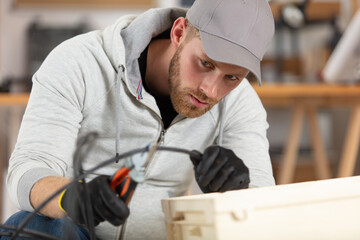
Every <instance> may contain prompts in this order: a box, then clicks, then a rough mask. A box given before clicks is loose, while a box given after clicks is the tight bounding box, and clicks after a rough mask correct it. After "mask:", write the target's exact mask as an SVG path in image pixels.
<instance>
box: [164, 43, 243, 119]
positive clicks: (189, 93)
mask: <svg viewBox="0 0 360 240" xmlns="http://www.w3.org/2000/svg"><path fill="white" fill-rule="evenodd" d="M247 74H248V70H247V69H245V68H242V67H239V66H235V65H230V64H225V63H220V62H216V61H214V60H211V59H210V58H209V57H207V55H206V54H205V51H204V49H203V46H202V42H201V40H200V39H199V38H197V37H194V38H192V39H191V40H188V41H184V42H182V43H181V44H180V45H179V46H178V48H177V49H176V52H175V54H174V56H173V58H172V60H171V62H170V66H169V86H170V98H171V101H172V104H173V106H174V108H175V110H176V111H177V112H178V113H179V114H182V115H184V116H186V117H189V118H196V117H199V116H201V115H203V114H204V113H206V112H207V111H209V110H210V109H211V108H212V107H213V106H214V105H215V104H217V103H218V102H219V101H220V100H221V99H222V98H223V97H225V96H226V95H227V94H228V93H229V92H230V91H231V90H233V89H234V88H236V87H237V86H238V85H239V84H240V82H241V81H242V79H243V78H244V77H246V75H247Z"/></svg>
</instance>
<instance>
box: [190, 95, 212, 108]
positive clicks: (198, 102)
mask: <svg viewBox="0 0 360 240" xmlns="http://www.w3.org/2000/svg"><path fill="white" fill-rule="evenodd" d="M190 100H191V102H192V104H194V105H195V106H196V107H198V108H203V107H207V106H208V105H209V104H208V103H206V102H203V101H201V100H199V99H198V98H196V97H194V96H193V95H190Z"/></svg>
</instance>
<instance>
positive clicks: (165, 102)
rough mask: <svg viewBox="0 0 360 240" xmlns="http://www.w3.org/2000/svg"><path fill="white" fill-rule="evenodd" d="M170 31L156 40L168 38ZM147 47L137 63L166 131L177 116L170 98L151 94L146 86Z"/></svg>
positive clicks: (147, 88) (147, 89) (146, 88)
mask: <svg viewBox="0 0 360 240" xmlns="http://www.w3.org/2000/svg"><path fill="white" fill-rule="evenodd" d="M169 36H170V31H165V32H164V33H162V34H160V35H159V36H157V37H156V39H159V38H169ZM148 48H149V46H148V47H146V48H145V50H144V51H143V52H142V53H141V55H140V57H139V59H138V61H139V67H140V74H141V79H142V84H143V86H144V88H145V90H146V91H147V92H149V93H150V94H151V95H152V96H153V97H154V98H155V101H156V104H157V105H158V107H159V109H160V113H161V118H162V120H163V124H164V128H165V129H167V128H168V127H169V126H170V124H171V122H172V120H174V118H175V117H176V115H178V113H177V112H176V111H175V109H174V107H173V105H172V103H171V99H170V96H157V95H155V94H154V93H153V92H151V91H150V89H149V87H148V86H147V84H146V81H145V73H146V59H147V53H148Z"/></svg>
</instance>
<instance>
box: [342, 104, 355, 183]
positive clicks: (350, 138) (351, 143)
mask: <svg viewBox="0 0 360 240" xmlns="http://www.w3.org/2000/svg"><path fill="white" fill-rule="evenodd" d="M359 144H360V105H359V104H358V105H357V106H354V107H353V109H352V113H351V116H350V121H349V125H348V130H347V134H346V139H345V143H344V147H343V152H342V156H341V160H340V167H339V177H347V176H352V175H353V174H354V170H355V163H356V156H357V154H358V151H359Z"/></svg>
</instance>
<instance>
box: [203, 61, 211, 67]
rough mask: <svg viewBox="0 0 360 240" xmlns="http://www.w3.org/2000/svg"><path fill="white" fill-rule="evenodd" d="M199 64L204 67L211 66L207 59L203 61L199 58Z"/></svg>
mask: <svg viewBox="0 0 360 240" xmlns="http://www.w3.org/2000/svg"><path fill="white" fill-rule="evenodd" d="M201 64H202V65H203V66H204V67H207V68H211V67H212V65H211V63H209V62H208V61H205V60H201Z"/></svg>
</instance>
